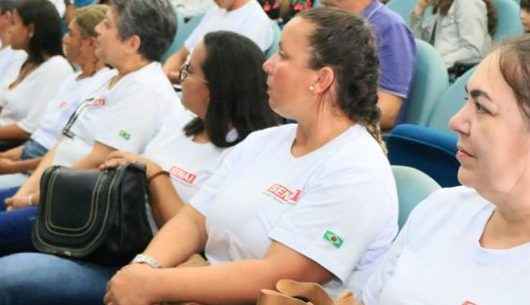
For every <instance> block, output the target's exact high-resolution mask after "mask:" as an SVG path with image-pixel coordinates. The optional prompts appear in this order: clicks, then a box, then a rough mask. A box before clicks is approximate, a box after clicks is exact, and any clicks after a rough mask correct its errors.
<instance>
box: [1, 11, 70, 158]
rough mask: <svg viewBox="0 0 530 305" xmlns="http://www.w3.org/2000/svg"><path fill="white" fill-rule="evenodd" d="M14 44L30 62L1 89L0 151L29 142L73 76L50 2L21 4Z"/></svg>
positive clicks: (14, 26)
mask: <svg viewBox="0 0 530 305" xmlns="http://www.w3.org/2000/svg"><path fill="white" fill-rule="evenodd" d="M10 32H11V33H10V43H11V47H12V48H13V49H15V50H24V51H25V52H26V53H27V59H26V61H25V62H24V63H23V64H22V66H21V68H20V70H19V71H17V72H16V73H15V74H13V75H6V79H5V80H6V81H5V85H4V86H1V87H0V106H1V108H2V110H1V112H0V141H3V142H2V144H1V145H0V150H6V149H8V148H11V147H13V146H16V145H18V144H20V142H21V141H24V140H26V139H28V138H29V136H30V135H31V133H32V132H33V131H34V130H35V128H36V125H37V124H38V122H39V121H40V119H41V117H42V114H43V113H44V110H45V109H46V106H47V102H48V101H49V100H50V99H51V98H53V97H54V96H55V95H56V94H57V91H58V89H59V87H60V86H61V84H62V83H63V81H64V80H65V79H66V78H67V77H68V76H70V75H72V73H73V69H72V67H71V66H70V64H69V63H68V61H67V60H66V59H65V58H64V57H63V56H62V54H63V51H62V42H61V40H62V30H61V18H60V17H59V15H58V13H57V11H56V9H55V7H54V6H53V5H52V4H51V3H50V2H49V1H46V0H35V1H28V0H25V1H21V2H20V3H19V4H18V5H17V7H16V9H15V11H14V12H13V24H12V26H11V27H10Z"/></svg>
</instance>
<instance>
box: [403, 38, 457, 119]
mask: <svg viewBox="0 0 530 305" xmlns="http://www.w3.org/2000/svg"><path fill="white" fill-rule="evenodd" d="M416 47H417V54H416V63H415V68H414V78H413V80H412V84H411V91H410V93H409V97H408V98H407V100H406V101H405V103H407V105H406V112H405V117H404V120H403V121H404V123H414V124H420V125H426V124H427V120H428V119H429V115H430V114H431V111H432V109H433V108H434V105H435V103H436V100H437V99H438V97H439V96H440V95H442V93H443V92H445V90H447V88H448V87H449V76H448V75H447V69H446V68H445V64H444V62H443V59H442V57H441V55H440V53H438V51H437V50H435V49H434V48H433V47H432V46H431V45H430V44H428V43H426V42H425V41H422V40H419V39H416Z"/></svg>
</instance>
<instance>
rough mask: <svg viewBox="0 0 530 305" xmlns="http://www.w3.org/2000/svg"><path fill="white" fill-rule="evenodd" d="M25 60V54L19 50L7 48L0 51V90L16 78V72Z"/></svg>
mask: <svg viewBox="0 0 530 305" xmlns="http://www.w3.org/2000/svg"><path fill="white" fill-rule="evenodd" d="M26 58H27V54H26V52H24V51H21V50H13V49H12V48H11V47H10V46H7V47H5V48H3V49H1V50H0V88H1V87H3V86H4V85H5V86H8V85H9V84H5V83H6V82H8V81H9V82H11V81H12V80H13V79H14V78H16V77H17V74H18V71H19V70H20V67H22V64H23V63H24V61H25V60H26Z"/></svg>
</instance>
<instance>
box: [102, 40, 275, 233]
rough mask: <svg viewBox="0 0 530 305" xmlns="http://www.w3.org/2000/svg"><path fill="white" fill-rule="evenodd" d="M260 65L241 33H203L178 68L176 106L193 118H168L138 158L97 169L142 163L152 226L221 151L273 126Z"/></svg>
mask: <svg viewBox="0 0 530 305" xmlns="http://www.w3.org/2000/svg"><path fill="white" fill-rule="evenodd" d="M264 62H265V57H264V55H263V53H262V52H261V50H260V49H259V47H258V46H257V45H256V44H255V43H254V42H252V41H251V40H250V39H248V38H246V37H244V36H242V35H239V34H236V33H234V32H225V31H220V32H212V33H209V34H206V36H205V37H204V40H203V41H202V42H201V43H199V44H198V45H197V47H196V48H195V49H194V50H193V52H192V55H191V59H190V61H189V62H188V63H186V64H184V65H183V66H182V67H181V69H180V83H181V85H182V103H183V104H184V106H185V107H186V108H187V109H188V110H190V111H191V112H193V113H194V114H195V115H196V116H197V117H196V118H195V119H193V120H191V121H190V122H188V123H187V124H186V125H185V126H184V127H182V126H180V125H179V124H178V122H175V121H174V120H173V119H172V118H168V120H167V122H165V123H164V129H162V131H161V132H160V133H159V134H158V135H157V136H156V137H155V138H154V139H153V140H152V141H151V142H150V143H149V145H148V146H147V148H146V151H145V153H144V154H143V155H142V156H137V155H134V154H130V153H126V152H121V151H119V152H114V153H112V154H111V155H110V156H109V158H108V159H107V162H106V163H105V164H104V165H103V167H114V166H117V165H119V164H122V163H127V162H140V163H144V164H146V169H147V176H148V177H151V180H150V185H149V186H150V195H151V200H150V202H149V203H150V204H151V207H152V209H151V211H152V212H153V216H154V220H155V221H156V223H157V225H159V226H161V225H163V224H164V223H166V222H167V221H168V220H169V219H171V218H172V217H173V216H174V215H175V214H176V212H177V210H178V209H179V208H180V207H181V206H182V205H183V202H189V200H190V199H191V197H192V195H194V194H195V193H196V192H197V190H198V189H199V187H200V186H201V185H202V183H203V182H204V181H205V180H206V179H207V178H208V177H210V176H211V174H212V173H213V171H214V170H215V168H216V167H217V165H218V164H219V163H220V160H221V159H222V157H223V156H224V155H225V153H226V151H227V148H229V147H232V146H234V145H235V144H237V143H239V142H241V141H242V140H243V139H244V138H246V136H247V135H248V134H249V133H251V132H252V131H255V130H258V129H263V128H267V127H270V126H273V125H276V116H275V115H274V114H273V112H272V110H271V109H270V107H269V105H268V102H267V98H268V96H267V92H266V83H265V73H264V72H263V71H262V69H261V66H262V65H263V63H264ZM234 84H237V86H234ZM161 198H164V200H160V199H161ZM168 198H172V200H170V199H168ZM167 203H171V204H167Z"/></svg>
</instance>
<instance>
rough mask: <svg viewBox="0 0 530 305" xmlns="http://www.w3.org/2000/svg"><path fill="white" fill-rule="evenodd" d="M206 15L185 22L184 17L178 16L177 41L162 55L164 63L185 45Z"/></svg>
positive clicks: (174, 40)
mask: <svg viewBox="0 0 530 305" xmlns="http://www.w3.org/2000/svg"><path fill="white" fill-rule="evenodd" d="M203 16H204V15H197V16H193V17H191V18H189V19H186V20H184V18H183V17H182V16H180V15H179V14H177V34H176V35H175V39H173V42H172V43H171V45H170V46H169V49H167V51H166V52H165V53H164V55H162V60H161V61H162V62H164V61H165V60H166V59H167V58H168V57H169V56H170V55H171V54H173V53H176V52H177V51H178V50H180V48H182V46H183V45H184V41H186V39H187V38H188V36H190V34H191V32H193V30H194V29H195V28H196V27H197V26H198V25H199V23H200V22H201V20H202V17H203Z"/></svg>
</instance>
